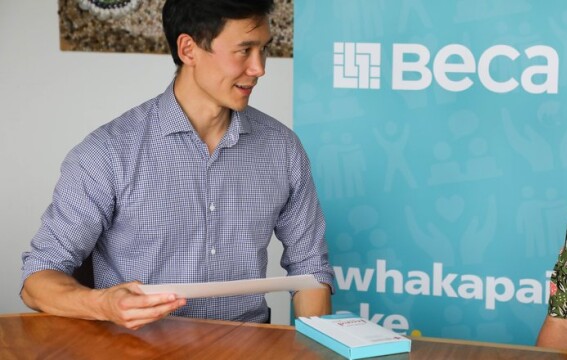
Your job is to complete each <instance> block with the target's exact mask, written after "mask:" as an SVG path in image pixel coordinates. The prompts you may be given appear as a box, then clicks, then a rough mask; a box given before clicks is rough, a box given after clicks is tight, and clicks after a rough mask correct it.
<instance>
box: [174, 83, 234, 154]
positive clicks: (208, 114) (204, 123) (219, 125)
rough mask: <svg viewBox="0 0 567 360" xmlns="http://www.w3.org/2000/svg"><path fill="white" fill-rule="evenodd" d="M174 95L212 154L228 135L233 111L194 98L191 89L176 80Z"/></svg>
mask: <svg viewBox="0 0 567 360" xmlns="http://www.w3.org/2000/svg"><path fill="white" fill-rule="evenodd" d="M174 95H175V98H176V99H177V102H178V103H179V105H180V106H181V109H182V110H183V112H184V113H185V115H186V116H187V118H188V119H189V122H191V125H192V126H193V128H194V129H195V131H196V132H197V134H198V135H199V137H200V138H201V140H202V141H203V142H204V143H205V144H206V145H207V148H208V149H209V153H210V154H212V153H213V151H214V150H215V149H216V147H217V146H218V144H219V143H220V141H221V139H222V137H223V136H224V134H225V133H226V131H227V129H228V127H229V125H230V118H231V114H232V111H231V110H230V109H228V108H225V107H220V106H210V105H208V104H207V103H206V102H204V101H203V102H201V101H199V98H198V97H196V96H192V95H191V92H190V87H188V86H185V85H184V84H183V83H182V80H180V79H176V82H175V84H174Z"/></svg>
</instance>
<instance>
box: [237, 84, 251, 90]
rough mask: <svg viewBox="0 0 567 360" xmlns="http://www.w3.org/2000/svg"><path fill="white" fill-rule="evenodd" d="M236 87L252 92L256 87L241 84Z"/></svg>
mask: <svg viewBox="0 0 567 360" xmlns="http://www.w3.org/2000/svg"><path fill="white" fill-rule="evenodd" d="M236 87H237V88H239V89H243V90H252V88H253V87H254V85H240V84H236Z"/></svg>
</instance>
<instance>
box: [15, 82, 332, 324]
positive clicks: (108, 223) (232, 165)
mask: <svg viewBox="0 0 567 360" xmlns="http://www.w3.org/2000/svg"><path fill="white" fill-rule="evenodd" d="M324 232H325V222H324V219H323V215H322V212H321V208H320V206H319V203H318V200H317V196H316V192H315V187H314V184H313V180H312V178H311V172H310V165H309V161H308V159H307V156H306V154H305V152H304V150H303V148H302V146H301V144H300V141H299V139H298V138H297V136H296V135H295V134H294V133H293V132H292V131H291V130H289V129H288V128H287V127H285V126H284V125H283V124H281V123H279V122H278V121H276V120H275V119H273V118H271V117H269V116H267V115H266V114H263V113H262V112H260V111H258V110H256V109H254V108H252V107H248V108H246V109H245V110H244V111H242V112H233V114H232V118H231V123H230V126H229V129H228V130H227V132H226V133H225V135H224V137H223V138H222V140H221V142H220V144H219V145H218V147H217V149H216V150H215V151H214V153H212V154H209V152H208V150H207V146H206V144H205V143H203V142H202V141H201V139H200V138H199V136H198V135H197V134H196V132H195V130H194V129H193V127H192V126H191V123H190V122H189V121H188V119H187V117H186V116H185V114H184V112H183V111H182V109H181V108H180V106H179V104H178V103H177V101H176V99H175V96H174V94H173V83H172V84H171V85H170V86H169V87H168V88H167V90H166V91H165V92H164V93H163V94H161V95H160V96H158V97H156V98H154V99H152V100H150V101H147V102H145V103H144V104H142V105H140V106H138V107H135V108H134V109H132V110H130V111H128V112H126V113H125V114H123V115H122V116H120V117H119V118H117V119H115V120H114V121H112V122H110V123H108V124H106V125H103V126H102V127H100V128H99V129H97V130H95V131H94V132H92V133H91V134H90V135H89V136H87V137H86V138H85V139H84V140H83V141H82V142H81V143H80V144H79V145H77V146H76V147H75V148H74V149H73V150H72V151H70V153H69V154H68V155H67V157H66V158H65V160H64V162H63V164H62V166H61V177H60V179H59V181H58V183H57V185H56V188H55V191H54V195H53V200H52V203H51V204H50V205H49V207H48V208H47V210H46V212H45V213H44V215H43V217H42V224H41V227H40V229H39V231H38V233H37V234H36V236H35V237H34V238H33V240H32V242H31V251H28V252H25V253H24V254H23V256H22V259H23V279H24V280H25V279H26V278H27V277H28V276H29V275H30V274H32V273H34V272H36V271H40V270H45V269H54V270H59V271H63V272H65V273H68V274H71V273H72V272H73V270H74V269H75V268H77V267H78V266H80V264H81V263H82V261H83V259H84V258H86V257H87V256H88V255H89V254H90V253H91V252H92V254H93V264H94V276H95V287H96V288H106V287H110V286H113V285H116V284H120V283H123V282H127V281H133V280H139V281H141V282H142V283H144V284H160V283H186V282H188V283H198V282H210V281H228V280H240V279H255V278H263V277H265V276H266V268H267V262H268V257H267V247H268V243H269V241H270V239H271V236H272V233H275V235H276V237H277V238H278V239H279V240H280V241H281V242H282V243H283V247H284V251H283V255H282V259H281V265H282V267H283V268H284V269H285V270H287V273H288V275H300V274H314V275H315V277H316V278H317V280H319V281H320V282H322V283H326V284H329V285H332V280H333V273H332V269H331V267H330V265H329V263H328V256H327V247H326V243H325V241H324ZM173 315H179V316H188V317H196V318H210V319H225V320H235V321H251V322H264V321H265V320H266V319H267V317H268V308H267V305H266V301H265V299H264V296H263V295H246V296H231V297H217V298H202V299H189V300H188V303H187V305H186V306H184V307H183V308H181V309H179V310H177V311H176V312H174V313H173Z"/></svg>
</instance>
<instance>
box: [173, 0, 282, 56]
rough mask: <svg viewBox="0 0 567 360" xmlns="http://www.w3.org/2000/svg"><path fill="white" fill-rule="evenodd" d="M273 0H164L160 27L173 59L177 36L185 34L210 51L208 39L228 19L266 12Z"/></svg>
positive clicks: (266, 13) (251, 16) (252, 16)
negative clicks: (161, 26) (161, 25)
mask: <svg viewBox="0 0 567 360" xmlns="http://www.w3.org/2000/svg"><path fill="white" fill-rule="evenodd" d="M273 7H274V0H166V2H165V4H164V5H163V10H162V21H163V31H164V33H165V37H166V39H167V42H168V44H169V50H170V51H171V56H172V57H173V62H175V64H176V65H177V66H180V65H181V64H182V62H181V60H180V59H179V56H177V38H178V37H179V35H181V34H188V35H189V36H191V37H192V38H193V40H194V41H195V43H196V44H197V45H199V47H201V48H203V49H205V50H208V51H210V50H211V43H212V42H213V39H214V38H216V37H217V36H218V35H219V34H220V33H221V31H222V29H223V27H224V25H225V23H226V21H227V20H231V19H236V20H240V19H248V18H254V17H258V18H260V17H264V16H268V15H269V14H270V12H271V11H272V9H273Z"/></svg>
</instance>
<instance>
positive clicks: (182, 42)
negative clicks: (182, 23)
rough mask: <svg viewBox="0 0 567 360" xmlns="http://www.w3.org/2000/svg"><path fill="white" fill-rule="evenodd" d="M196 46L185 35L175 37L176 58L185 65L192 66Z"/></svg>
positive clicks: (190, 38)
mask: <svg viewBox="0 0 567 360" xmlns="http://www.w3.org/2000/svg"><path fill="white" fill-rule="evenodd" d="M196 48H197V44H195V41H193V38H192V37H191V36H189V35H187V34H181V35H179V36H178V37H177V56H179V59H180V60H181V61H182V62H183V63H184V64H185V65H192V64H193V62H194V60H195V50H196Z"/></svg>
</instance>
